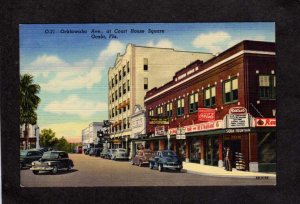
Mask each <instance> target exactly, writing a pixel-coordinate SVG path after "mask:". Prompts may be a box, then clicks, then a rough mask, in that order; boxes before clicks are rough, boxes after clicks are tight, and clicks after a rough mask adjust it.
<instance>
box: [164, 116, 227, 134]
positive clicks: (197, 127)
mask: <svg viewBox="0 0 300 204" xmlns="http://www.w3.org/2000/svg"><path fill="white" fill-rule="evenodd" d="M183 128H184V129H185V133H190V132H200V131H208V130H216V129H222V128H223V121H222V120H216V121H212V122H206V123H198V124H194V125H188V126H184V127H183ZM169 133H170V135H175V134H177V128H171V129H169Z"/></svg>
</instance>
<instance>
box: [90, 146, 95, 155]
mask: <svg viewBox="0 0 300 204" xmlns="http://www.w3.org/2000/svg"><path fill="white" fill-rule="evenodd" d="M89 155H90V156H94V155H95V148H91V150H90V151H89Z"/></svg>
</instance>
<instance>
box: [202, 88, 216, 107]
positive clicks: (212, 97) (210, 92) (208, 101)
mask: <svg viewBox="0 0 300 204" xmlns="http://www.w3.org/2000/svg"><path fill="white" fill-rule="evenodd" d="M214 105H216V87H215V86H212V87H209V88H207V89H204V107H211V106H214Z"/></svg>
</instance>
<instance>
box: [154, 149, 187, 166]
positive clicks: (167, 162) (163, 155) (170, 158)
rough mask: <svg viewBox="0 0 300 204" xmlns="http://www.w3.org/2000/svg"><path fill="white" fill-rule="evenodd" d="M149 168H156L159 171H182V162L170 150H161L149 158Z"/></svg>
mask: <svg viewBox="0 0 300 204" xmlns="http://www.w3.org/2000/svg"><path fill="white" fill-rule="evenodd" d="M149 168H150V169H154V168H157V169H158V170H159V171H163V170H164V169H174V170H177V171H180V170H181V169H182V161H181V159H180V158H179V157H178V156H177V155H176V153H175V152H174V151H172V150H163V151H157V152H155V154H154V156H153V157H151V158H149Z"/></svg>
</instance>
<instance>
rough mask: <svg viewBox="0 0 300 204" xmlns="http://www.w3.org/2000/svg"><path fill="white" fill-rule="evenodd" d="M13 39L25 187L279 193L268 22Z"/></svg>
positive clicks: (24, 27) (148, 26) (88, 27)
mask: <svg viewBox="0 0 300 204" xmlns="http://www.w3.org/2000/svg"><path fill="white" fill-rule="evenodd" d="M19 32H20V33H19V34H20V38H19V39H20V97H21V101H20V186H21V187H25V188H26V187H107V186H121V187H126V186H248V185H251V186H257V185H258V186H261V185H272V186H274V185H276V164H277V160H276V50H275V46H276V42H275V23H272V22H244V23H243V22H238V23H234V22H232V23H105V24H21V25H20V26H19Z"/></svg>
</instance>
